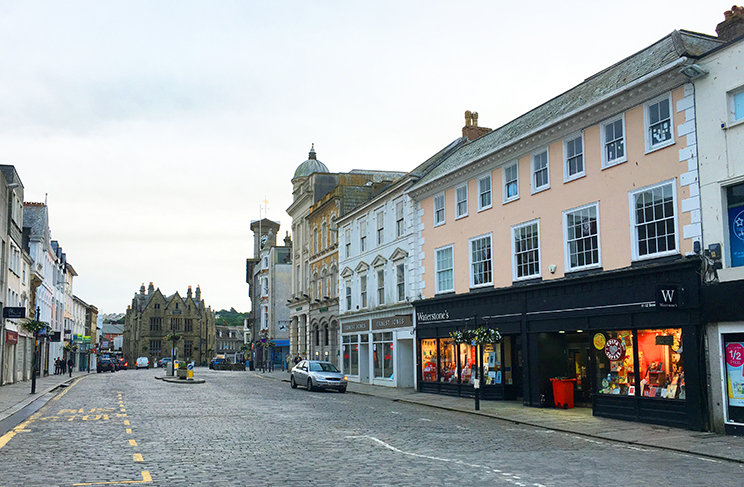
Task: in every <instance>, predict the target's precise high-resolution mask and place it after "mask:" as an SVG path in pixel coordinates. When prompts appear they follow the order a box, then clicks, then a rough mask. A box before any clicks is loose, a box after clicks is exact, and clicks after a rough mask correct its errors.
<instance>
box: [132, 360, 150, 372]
mask: <svg viewBox="0 0 744 487" xmlns="http://www.w3.org/2000/svg"><path fill="white" fill-rule="evenodd" d="M135 368H136V369H137V370H139V369H149V368H150V359H149V358H147V357H140V358H138V359H137V365H136V366H135Z"/></svg>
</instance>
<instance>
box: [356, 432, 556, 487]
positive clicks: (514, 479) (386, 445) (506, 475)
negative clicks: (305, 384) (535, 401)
mask: <svg viewBox="0 0 744 487" xmlns="http://www.w3.org/2000/svg"><path fill="white" fill-rule="evenodd" d="M429 421H431V420H429ZM346 438H347V439H354V440H355V439H366V440H372V441H374V442H375V443H377V444H379V445H381V446H383V447H384V448H387V449H388V450H390V451H393V452H395V453H400V454H402V455H409V456H412V457H416V458H423V459H425V460H434V461H437V462H446V463H454V464H457V465H464V466H466V467H470V468H482V469H485V470H488V471H489V472H493V473H500V474H501V475H502V476H503V477H502V479H503V480H506V481H507V482H511V483H513V484H514V485H519V486H524V487H527V486H531V487H544V486H543V485H542V484H537V483H533V484H524V483H521V482H517V480H521V477H518V476H516V475H514V474H512V473H507V472H502V471H501V470H498V469H495V468H490V467H485V466H483V465H476V464H474V463H468V462H464V461H462V460H455V459H453V458H443V457H435V456H432V455H422V454H421V453H413V452H409V451H404V450H401V449H400V448H396V447H394V446H393V445H390V444H389V443H385V442H384V441H382V440H381V439H379V438H375V437H374V436H369V435H357V436H347V437H346Z"/></svg>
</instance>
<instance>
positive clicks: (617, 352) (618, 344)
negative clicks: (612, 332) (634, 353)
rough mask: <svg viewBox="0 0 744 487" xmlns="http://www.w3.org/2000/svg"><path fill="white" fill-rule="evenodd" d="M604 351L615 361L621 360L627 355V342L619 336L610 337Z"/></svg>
mask: <svg viewBox="0 0 744 487" xmlns="http://www.w3.org/2000/svg"><path fill="white" fill-rule="evenodd" d="M604 353H605V355H607V358H608V359H610V360H612V361H613V362H614V361H615V360H620V359H621V358H622V357H623V355H625V344H624V343H623V342H622V340H620V339H619V338H610V339H609V340H607V343H605V347H604Z"/></svg>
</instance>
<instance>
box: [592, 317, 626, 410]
mask: <svg viewBox="0 0 744 487" xmlns="http://www.w3.org/2000/svg"><path fill="white" fill-rule="evenodd" d="M593 343H594V348H595V352H596V357H597V382H598V384H597V391H598V392H599V393H600V394H620V395H625V396H633V395H635V364H634V363H633V332H631V331H609V332H605V333H595V334H594V337H593Z"/></svg>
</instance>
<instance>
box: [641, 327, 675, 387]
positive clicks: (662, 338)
mask: <svg viewBox="0 0 744 487" xmlns="http://www.w3.org/2000/svg"><path fill="white" fill-rule="evenodd" d="M638 360H639V362H640V372H641V377H642V379H641V391H640V394H641V395H642V396H645V397H660V398H665V399H685V397H686V394H685V372H684V364H683V363H682V330H680V329H678V328H677V329H664V330H641V331H639V332H638Z"/></svg>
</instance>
